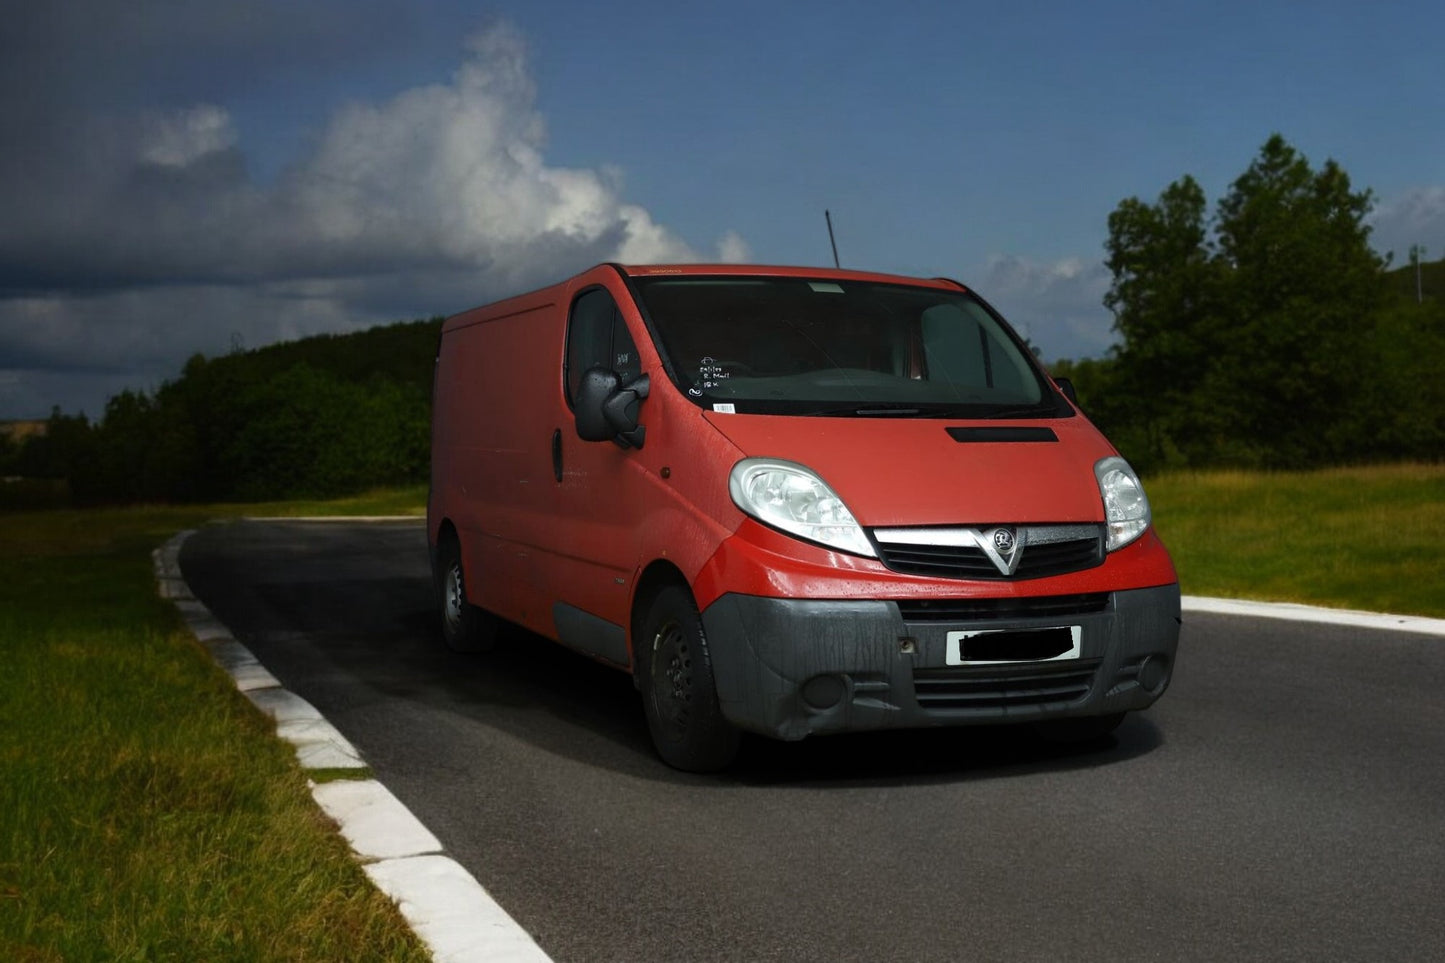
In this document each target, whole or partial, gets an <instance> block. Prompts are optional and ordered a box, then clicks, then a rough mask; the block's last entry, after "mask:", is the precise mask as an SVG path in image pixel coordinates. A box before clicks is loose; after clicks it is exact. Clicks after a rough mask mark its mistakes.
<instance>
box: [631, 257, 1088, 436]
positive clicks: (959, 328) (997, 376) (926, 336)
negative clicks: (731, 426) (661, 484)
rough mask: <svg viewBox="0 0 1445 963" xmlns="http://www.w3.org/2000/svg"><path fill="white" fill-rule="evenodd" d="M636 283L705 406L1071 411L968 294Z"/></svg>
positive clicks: (682, 377)
mask: <svg viewBox="0 0 1445 963" xmlns="http://www.w3.org/2000/svg"><path fill="white" fill-rule="evenodd" d="M634 284H635V285H636V290H637V291H638V292H639V295H640V298H641V300H642V305H643V309H644V311H645V313H646V315H647V318H648V321H649V324H650V325H651V327H652V330H653V334H654V335H655V340H656V342H657V346H658V350H659V351H660V352H661V353H662V356H663V363H664V365H665V366H666V368H667V369H668V374H669V376H670V377H671V378H672V380H673V382H674V383H675V384H676V385H677V387H678V388H679V390H681V391H682V392H683V393H684V394H685V395H686V396H687V397H688V398H690V399H691V400H692V401H693V402H694V403H696V404H698V405H700V406H702V407H705V408H710V409H715V410H723V411H735V412H737V413H739V414H792V415H831V416H838V417H858V416H864V417H867V416H877V417H935V418H1046V417H1053V418H1056V417H1061V416H1066V415H1069V414H1072V409H1070V408H1069V406H1068V404H1067V403H1066V402H1064V401H1063V399H1062V398H1060V397H1059V396H1058V394H1057V393H1056V392H1055V391H1054V390H1053V389H1052V387H1051V386H1050V385H1048V384H1047V383H1046V381H1045V378H1044V376H1043V374H1042V373H1041V372H1040V369H1039V368H1038V367H1037V366H1036V365H1035V364H1034V363H1033V362H1032V360H1031V359H1030V358H1029V357H1028V355H1027V349H1026V348H1025V347H1024V345H1023V342H1022V341H1021V340H1020V339H1019V338H1018V336H1017V335H1015V334H1014V333H1013V331H1012V330H1011V329H1009V327H1008V325H1007V324H1005V323H1004V321H1003V320H1002V319H1001V318H999V317H998V316H997V315H996V314H994V313H993V312H992V311H991V310H990V309H989V308H988V307H987V306H986V305H984V304H983V303H982V302H981V301H979V300H978V299H977V298H975V297H973V296H972V295H970V294H968V293H966V292H964V291H949V290H942V289H939V288H929V287H912V286H908V285H901V284H878V283H872V282H866V281H849V280H831V279H830V280H817V279H807V278H796V277H793V278H779V277H642V278H635V279H634ZM729 406H731V407H729Z"/></svg>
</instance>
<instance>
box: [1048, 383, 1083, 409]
mask: <svg viewBox="0 0 1445 963" xmlns="http://www.w3.org/2000/svg"><path fill="white" fill-rule="evenodd" d="M1054 384H1056V385H1058V386H1059V390H1060V391H1062V392H1063V393H1064V397H1065V398H1068V399H1069V401H1070V402H1072V403H1073V405H1074V407H1075V408H1077V407H1079V392H1078V391H1077V390H1076V389H1075V388H1074V382H1073V380H1072V379H1070V378H1055V379H1054Z"/></svg>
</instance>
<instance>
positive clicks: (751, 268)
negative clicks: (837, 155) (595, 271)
mask: <svg viewBox="0 0 1445 963" xmlns="http://www.w3.org/2000/svg"><path fill="white" fill-rule="evenodd" d="M617 267H618V268H619V269H620V270H622V271H623V272H624V273H626V274H627V275H628V276H629V277H635V278H643V277H657V276H659V275H689V274H693V275H699V276H702V275H711V276H714V277H716V276H719V275H721V276H728V275H737V276H752V277H758V276H762V277H805V278H818V279H836V280H840V281H843V280H850V281H877V282H882V283H885V284H915V285H924V286H928V287H939V288H949V289H951V290H957V289H960V288H963V287H964V286H963V285H962V284H959V283H958V282H957V281H953V280H950V279H948V278H917V277H907V276H905V275H901V274H883V273H879V272H876V271H853V270H848V269H838V268H823V267H796V266H785V265H778V264H619V265H617Z"/></svg>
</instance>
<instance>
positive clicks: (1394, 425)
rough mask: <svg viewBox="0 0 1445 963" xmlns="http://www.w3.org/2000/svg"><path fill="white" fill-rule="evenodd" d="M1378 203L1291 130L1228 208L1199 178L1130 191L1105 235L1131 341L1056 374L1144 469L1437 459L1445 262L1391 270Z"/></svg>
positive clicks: (1122, 324)
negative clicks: (1213, 200) (1148, 197)
mask: <svg viewBox="0 0 1445 963" xmlns="http://www.w3.org/2000/svg"><path fill="white" fill-rule="evenodd" d="M1371 204H1372V199H1371V196H1370V193H1369V192H1368V191H1361V192H1357V191H1354V190H1353V189H1352V188H1351V186H1350V180H1349V177H1348V176H1347V175H1346V174H1345V172H1344V171H1343V170H1342V169H1340V167H1339V166H1338V165H1336V164H1335V163H1334V162H1333V161H1329V162H1326V163H1325V164H1324V166H1323V167H1321V168H1320V169H1318V170H1316V169H1314V168H1312V167H1311V166H1310V165H1309V163H1308V162H1307V161H1306V159H1305V158H1304V157H1302V156H1301V155H1300V154H1299V153H1298V152H1296V151H1295V150H1294V148H1292V147H1290V145H1289V144H1287V143H1286V142H1285V141H1284V139H1283V138H1282V137H1280V136H1278V135H1275V136H1274V137H1271V138H1270V139H1269V140H1268V141H1267V142H1266V143H1265V145H1264V146H1263V148H1261V150H1260V152H1259V155H1258V156H1257V157H1256V158H1255V160H1254V161H1253V163H1251V164H1250V166H1249V167H1248V169H1246V170H1245V172H1244V173H1243V174H1241V175H1240V176H1239V178H1238V179H1236V180H1235V181H1234V183H1233V184H1232V185H1231V186H1230V188H1229V191H1228V192H1227V193H1226V194H1225V195H1224V196H1223V197H1221V198H1220V199H1219V201H1218V202H1217V204H1216V205H1215V208H1214V213H1213V214H1212V215H1211V214H1210V213H1209V211H1208V205H1207V202H1206V198H1205V196H1204V192H1203V190H1202V189H1201V188H1200V186H1199V184H1198V183H1197V182H1195V181H1194V179H1193V178H1192V177H1189V176H1185V177H1183V178H1182V179H1180V180H1178V181H1176V182H1175V183H1173V184H1171V185H1169V187H1168V188H1166V189H1165V190H1164V192H1163V193H1162V194H1161V195H1160V196H1159V198H1158V200H1157V201H1155V202H1154V203H1152V204H1151V203H1145V202H1143V201H1141V200H1139V199H1138V198H1129V199H1127V200H1125V201H1124V202H1122V203H1121V204H1120V205H1119V206H1118V207H1117V208H1116V209H1115V210H1114V212H1113V213H1112V214H1111V215H1110V217H1109V240H1108V242H1107V245H1106V248H1107V252H1108V261H1107V263H1108V266H1109V268H1110V270H1111V272H1112V274H1113V284H1112V285H1111V287H1110V290H1109V293H1108V295H1107V296H1106V297H1105V304H1106V305H1107V306H1108V307H1109V308H1110V309H1111V310H1112V311H1113V312H1114V316H1115V329H1116V331H1117V332H1118V335H1119V345H1118V347H1117V348H1116V349H1115V350H1114V351H1113V352H1112V353H1111V354H1110V356H1109V357H1107V358H1105V359H1102V360H1091V361H1079V362H1061V363H1060V364H1058V365H1056V366H1055V367H1054V372H1053V373H1054V374H1055V376H1056V377H1057V376H1061V375H1064V376H1068V377H1071V378H1073V379H1074V381H1075V385H1076V387H1077V388H1078V391H1079V395H1080V398H1081V401H1082V403H1083V406H1084V408H1085V410H1086V411H1087V412H1088V413H1089V414H1090V416H1091V417H1093V418H1094V420H1095V421H1097V422H1098V423H1099V424H1100V426H1101V427H1102V428H1103V429H1104V430H1105V432H1106V433H1107V434H1108V435H1109V436H1110V438H1111V439H1112V440H1113V441H1114V443H1115V445H1116V446H1118V447H1119V449H1120V450H1121V451H1122V452H1123V453H1124V454H1125V455H1126V457H1128V458H1129V459H1130V461H1131V462H1133V463H1134V464H1135V466H1136V467H1138V468H1139V469H1140V470H1141V471H1146V472H1148V471H1154V470H1158V469H1160V468H1167V467H1214V466H1237V467H1247V468H1279V469H1292V468H1311V467H1319V466H1326V465H1338V464H1356V463H1363V462H1376V461H1386V460H1402V459H1418V460H1429V461H1435V460H1439V459H1440V458H1441V457H1442V455H1445V379H1442V378H1441V376H1440V374H1441V370H1442V368H1441V361H1442V359H1445V299H1442V294H1445V291H1442V288H1445V263H1435V264H1416V263H1410V264H1407V265H1405V266H1403V267H1400V268H1397V269H1395V270H1388V264H1387V262H1386V260H1385V259H1382V258H1381V257H1380V256H1379V255H1377V254H1376V253H1375V252H1374V251H1373V250H1372V249H1371V247H1370V245H1369V242H1368V238H1369V233H1370V231H1369V227H1368V225H1367V224H1366V216H1367V215H1368V213H1369V211H1370V208H1371ZM1418 258H1419V253H1418V251H1412V252H1411V259H1412V261H1417V260H1418ZM1417 267H1418V271H1417Z"/></svg>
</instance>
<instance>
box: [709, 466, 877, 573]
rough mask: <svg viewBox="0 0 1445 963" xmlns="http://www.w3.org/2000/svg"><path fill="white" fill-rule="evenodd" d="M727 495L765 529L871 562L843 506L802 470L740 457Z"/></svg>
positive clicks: (855, 524)
mask: <svg viewBox="0 0 1445 963" xmlns="http://www.w3.org/2000/svg"><path fill="white" fill-rule="evenodd" d="M728 491H729V492H730V493H731V494H732V496H733V501H734V502H735V503H736V504H737V506H738V508H741V509H742V510H743V511H745V512H747V513H748V514H749V515H751V516H753V517H754V518H756V519H757V520H758V521H760V522H762V523H764V524H765V525H771V526H773V527H774V528H780V529H782V530H783V531H785V532H787V533H788V534H790V535H796V536H798V537H799V538H805V539H807V540H808V541H810V542H817V543H819V544H820V545H827V546H828V547H829V548H838V549H842V550H843V551H845V552H853V553H854V554H857V555H867V556H868V557H869V558H874V557H876V556H875V555H874V553H873V546H872V545H870V544H869V542H868V537H867V536H866V535H864V534H863V529H862V528H860V527H859V525H858V522H857V521H856V520H854V518H853V513H852V512H850V511H848V506H846V505H844V504H843V500H842V499H841V498H839V497H838V496H837V495H835V494H833V489H831V488H829V487H828V486H827V485H826V484H825V483H824V482H823V479H821V478H819V477H818V476H817V475H815V474H813V472H812V471H810V470H809V469H807V468H804V467H803V466H802V465H799V464H796V463H794V462H790V461H780V460H779V459H776V458H744V459H743V460H742V461H740V462H738V463H737V464H736V465H734V466H733V470H732V474H731V475H730V476H729V477H728Z"/></svg>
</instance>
